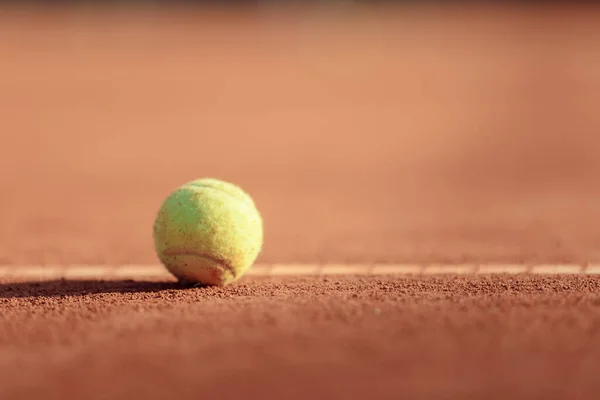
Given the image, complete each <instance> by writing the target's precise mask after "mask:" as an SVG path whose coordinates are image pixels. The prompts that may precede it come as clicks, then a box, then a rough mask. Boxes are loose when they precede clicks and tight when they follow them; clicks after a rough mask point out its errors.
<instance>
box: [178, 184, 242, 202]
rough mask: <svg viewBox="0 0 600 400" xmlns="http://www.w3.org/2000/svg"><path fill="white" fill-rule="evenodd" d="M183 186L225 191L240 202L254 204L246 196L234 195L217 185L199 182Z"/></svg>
mask: <svg viewBox="0 0 600 400" xmlns="http://www.w3.org/2000/svg"><path fill="white" fill-rule="evenodd" d="M183 187H184V188H189V187H194V188H202V189H210V190H214V191H217V192H219V193H224V194H226V195H227V196H229V197H231V198H232V199H235V200H237V201H240V202H242V203H244V204H248V205H251V206H254V203H253V202H252V200H250V199H248V198H246V197H244V196H236V195H234V194H232V193H229V192H228V191H226V190H223V189H219V188H216V187H212V186H209V185H204V184H198V183H186V184H185V185H183Z"/></svg>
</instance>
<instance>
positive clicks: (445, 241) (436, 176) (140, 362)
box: [0, 8, 600, 399]
mask: <svg viewBox="0 0 600 400" xmlns="http://www.w3.org/2000/svg"><path fill="white" fill-rule="evenodd" d="M597 16H598V13H597V12H596V10H593V9H587V10H570V9H543V10H542V9H529V10H525V9H522V10H519V9H513V10H509V9H504V10H491V11H486V10H467V9H440V8H438V9H435V8H434V9H432V8H429V9H417V8H405V9H396V10H385V12H378V11H376V10H367V11H364V10H363V11H352V10H346V11H345V12H344V13H342V15H341V16H340V15H337V16H335V15H334V14H332V13H321V12H302V13H299V12H292V13H288V14H285V15H284V16H282V15H281V14H277V13H273V12H270V11H268V10H263V11H262V12H260V13H258V14H257V13H241V12H240V13H236V14H233V13H224V12H220V11H211V12H198V11H194V12H180V13H177V12H169V13H166V12H164V13H152V12H143V11H141V10H138V11H136V12H134V13H133V14H132V13H130V14H124V13H122V12H118V13H117V12H110V11H107V10H101V12H100V11H99V12H93V11H87V12H84V11H78V12H75V11H60V12H57V11H53V12H50V11H48V12H39V10H38V12H35V13H33V12H32V11H26V10H25V11H24V10H22V9H21V10H16V9H13V10H8V9H5V10H4V11H0V55H1V56H0V72H1V74H0V131H1V132H2V135H3V143H2V146H1V147H0V168H1V170H0V171H1V172H0V178H1V179H2V187H3V196H2V197H1V198H0V207H1V209H2V210H3V212H2V224H1V225H0V239H1V240H0V264H11V265H16V266H18V265H25V264H71V263H76V264H118V263H134V264H138V263H139V264H147V263H155V262H156V258H155V256H154V254H153V250H152V242H151V225H152V221H153V218H154V213H155V211H156V209H157V208H158V206H159V205H160V203H161V202H162V200H163V198H164V196H166V194H167V193H168V192H169V191H170V190H172V189H173V188H174V187H175V186H177V185H179V184H180V183H182V182H184V181H186V180H189V179H194V178H197V177H201V176H216V177H220V178H223V179H227V180H230V181H233V182H236V183H239V184H240V185H241V186H243V187H244V188H246V189H247V190H248V191H249V192H250V193H252V195H253V196H254V197H255V199H256V201H257V204H258V206H259V207H260V209H261V211H262V212H263V215H264V219H265V228H266V232H265V247H264V251H263V253H262V254H261V257H260V259H259V262H261V263H271V262H283V263H285V262H293V263H302V262H321V261H327V262H338V263H344V262H348V263H355V262H413V261H426V262H438V261H445V262H452V261H465V260H467V261H477V262H488V261H489V262H491V261H509V262H586V261H594V262H598V261H600V228H599V227H598V224H595V223H594V221H597V220H598V218H599V217H600V211H599V208H598V207H597V204H598V201H599V200H600V190H598V185H597V182H598V178H599V176H598V175H599V173H598V171H599V170H600V169H599V168H598V167H599V166H600V158H599V156H598V151H597V149H598V148H599V145H600V136H598V135H597V132H598V130H599V128H600V114H598V113H597V104H598V103H599V101H600V95H599V93H600V77H599V74H598V71H600V57H598V53H597V49H598V45H599V44H600V28H598V26H600V25H598V24H597V23H596V21H597V18H596V17H597ZM598 289H599V288H598V280H597V279H596V278H594V277H555V278H553V277H547V278H539V277H538V278H534V277H518V278H517V277H512V278H511V277H494V278H486V277H471V278H468V277H467V278H464V277H463V278H456V279H442V278H391V277H377V278H360V279H359V278H352V277H336V278H325V277H322V278H312V279H309V278H306V279H299V278H297V279H294V278H292V279H283V278H278V279H275V278H252V279H249V278H248V279H246V280H244V281H242V282H240V283H239V284H236V285H234V286H233V287H230V288H225V289H187V290H183V289H181V288H176V287H173V284H171V283H152V282H146V283H139V282H137V283H135V282H110V283H106V282H105V283H103V282H93V283H81V282H79V283H77V282H55V283H31V282H30V283H16V282H3V283H2V286H1V287H0V297H1V300H0V302H1V305H0V319H1V321H2V324H1V325H0V376H1V377H2V378H0V379H1V381H0V398H2V399H17V398H19V399H20V398H41V397H44V398H47V399H59V398H60V399H81V398H92V399H93V398H98V399H100V398H110V399H125V398H127V399H130V398H132V397H137V396H139V397H145V398H158V397H163V398H164V397H173V398H179V399H186V398H198V397H206V398H210V397H217V396H218V395H219V394H228V395H231V397H234V395H237V396H244V397H247V398H253V397H256V398H263V399H264V398H282V397H283V395H287V394H289V397H290V398H344V399H348V398H357V399H358V398H360V399H363V398H369V397H370V398H399V397H400V396H401V395H402V394H406V395H409V396H408V398H424V399H434V398H440V399H446V398H456V399H467V398H477V399H480V398H490V399H493V398H507V397H513V398H528V399H530V398H543V399H553V398H557V399H558V398H561V399H576V398H589V399H592V398H596V397H597V390H596V389H598V388H597V386H598V384H597V383H595V382H596V377H597V371H598V370H599V367H600V365H599V364H600V361H598V360H600V357H598V355H599V354H598V353H599V352H600V345H598V343H600V341H599V340H598V331H599V330H598V326H599V318H600V317H599V315H600V314H599V311H600V299H599V297H600V296H599V295H598V293H599V290H598ZM223 397H224V396H223Z"/></svg>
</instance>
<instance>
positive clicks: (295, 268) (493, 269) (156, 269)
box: [0, 264, 600, 280]
mask: <svg viewBox="0 0 600 400" xmlns="http://www.w3.org/2000/svg"><path fill="white" fill-rule="evenodd" d="M437 274H462V275H465V274H467V275H469V274H473V275H486V274H537V275H539V274H548V275H559V274H579V275H599V274H600V264H597V265H596V264H594V265H577V264H538V265H525V264H482V265H478V264H372V265H370V264H258V265H255V266H254V267H252V268H251V269H250V270H249V271H248V272H247V273H246V275H248V276H311V275H312V276H321V275H437ZM0 278H2V279H30V280H46V279H91V280H95V279H139V278H159V279H172V276H171V274H169V272H168V271H167V270H166V269H165V268H164V267H163V266H161V265H119V266H110V265H4V266H2V265H0Z"/></svg>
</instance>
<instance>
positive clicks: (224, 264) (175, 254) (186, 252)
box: [164, 250, 236, 276]
mask: <svg viewBox="0 0 600 400" xmlns="http://www.w3.org/2000/svg"><path fill="white" fill-rule="evenodd" d="M164 254H165V255H166V256H168V257H180V256H193V257H202V258H206V259H207V260H210V261H213V262H214V263H216V264H219V265H220V266H221V267H222V268H223V269H225V270H227V271H229V272H231V273H232V274H233V276H235V275H236V273H235V270H234V268H233V267H232V266H231V265H230V264H229V263H228V262H227V261H225V260H223V259H220V258H217V257H215V256H212V255H209V254H207V253H204V252H201V251H193V250H165V252H164Z"/></svg>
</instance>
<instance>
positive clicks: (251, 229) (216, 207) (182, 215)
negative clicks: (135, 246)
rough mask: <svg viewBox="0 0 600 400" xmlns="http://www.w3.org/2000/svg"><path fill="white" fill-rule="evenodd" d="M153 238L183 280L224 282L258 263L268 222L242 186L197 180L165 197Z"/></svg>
mask: <svg viewBox="0 0 600 400" xmlns="http://www.w3.org/2000/svg"><path fill="white" fill-rule="evenodd" d="M153 237H154V247H155V250H156V254H157V256H158V258H159V259H160V261H161V263H162V264H163V265H164V266H165V267H166V268H167V270H168V271H169V272H171V273H172V274H173V275H174V276H175V277H176V278H178V279H179V280H180V281H182V282H188V283H197V284H202V285H217V286H223V285H226V284H229V283H231V282H234V281H236V280H237V279H239V278H240V277H241V276H243V275H244V273H246V271H248V269H250V268H251V267H252V264H254V261H255V260H256V258H257V257H258V254H259V253H260V250H261V247H262V244H263V222H262V218H261V215H260V213H259V211H258V210H257V208H256V205H255V204H254V201H253V200H252V198H251V197H250V196H249V195H248V194H247V193H246V192H245V191H244V190H242V189H241V188H240V187H238V186H236V185H234V184H231V183H228V182H224V181H221V180H218V179H211V178H206V179H198V180H195V181H191V182H188V183H185V184H183V185H182V186H180V187H178V188H177V189H175V190H174V191H173V192H172V193H171V194H170V195H169V196H168V197H167V198H166V200H165V201H164V202H163V204H162V205H161V207H160V209H159V210H158V213H157V215H156V219H155V221H154V229H153Z"/></svg>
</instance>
